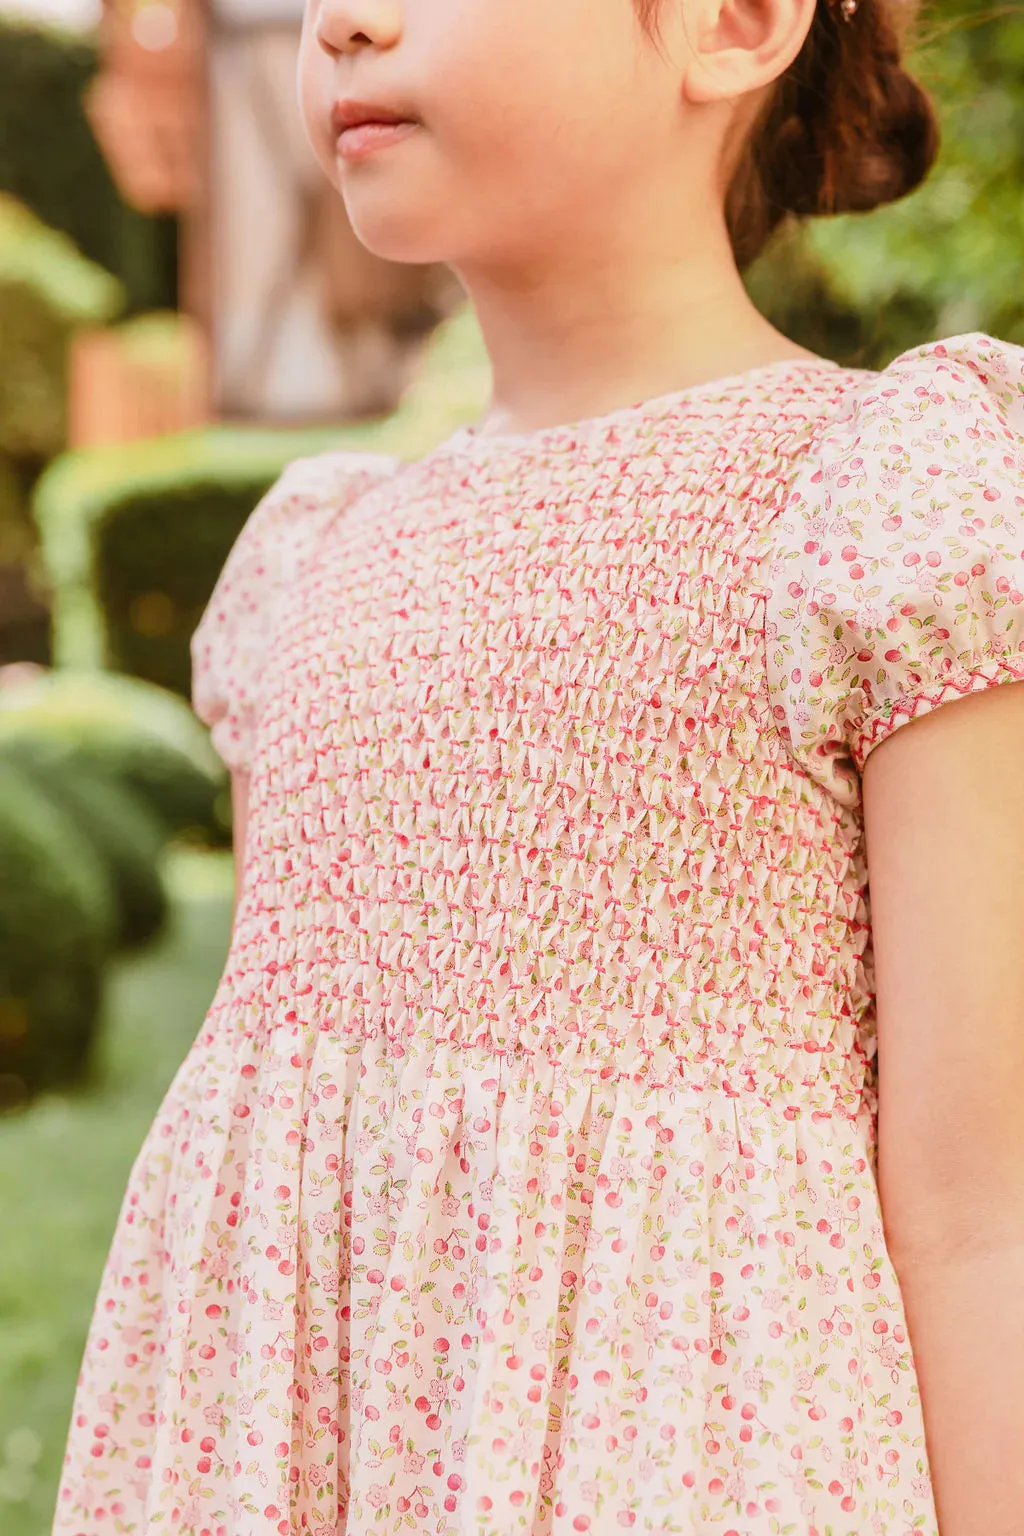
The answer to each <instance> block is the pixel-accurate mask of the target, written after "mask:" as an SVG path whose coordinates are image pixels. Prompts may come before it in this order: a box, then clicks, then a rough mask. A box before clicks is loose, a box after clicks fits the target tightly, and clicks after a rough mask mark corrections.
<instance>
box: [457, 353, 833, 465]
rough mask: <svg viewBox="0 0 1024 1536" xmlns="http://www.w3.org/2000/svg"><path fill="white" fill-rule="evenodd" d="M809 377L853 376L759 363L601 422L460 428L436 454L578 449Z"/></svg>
mask: <svg viewBox="0 0 1024 1536" xmlns="http://www.w3.org/2000/svg"><path fill="white" fill-rule="evenodd" d="M804 371H808V372H810V373H811V374H812V375H815V374H818V375H823V376H825V377H826V378H828V377H832V376H833V375H835V374H839V373H845V372H849V370H848V369H844V367H843V365H842V364H841V363H837V362H835V361H834V360H833V359H832V358H827V357H786V358H776V360H775V361H774V362H771V363H759V364H758V365H757V366H756V367H754V368H746V369H744V370H743V371H742V372H741V373H730V374H726V375H724V376H723V377H721V378H717V379H707V380H705V381H704V382H703V383H700V384H690V385H687V386H686V387H685V388H683V389H674V390H670V391H669V392H668V393H667V394H664V395H655V396H653V397H651V398H650V399H647V400H639V401H637V402H635V403H634V404H632V405H622V406H619V407H617V408H616V409H615V410H612V411H606V412H604V413H603V414H602V415H599V416H584V417H581V418H579V419H578V420H576V421H569V422H562V423H559V424H556V425H554V426H550V427H535V428H534V429H533V430H532V431H528V432H481V431H480V430H479V428H478V427H477V426H476V425H475V424H469V425H465V426H461V427H457V428H456V430H455V431H454V432H453V433H451V434H450V436H449V437H448V438H446V439H445V441H444V442H443V443H440V444H438V446H437V448H436V449H435V452H442V451H443V452H453V453H455V452H459V451H465V452H467V453H469V452H474V451H477V452H488V451H490V452H494V451H500V450H502V449H516V448H557V447H560V446H562V447H565V446H573V445H575V444H576V443H577V442H579V441H580V440H581V439H587V438H590V437H592V436H593V435H594V434H596V433H599V432H600V431H601V430H602V429H608V430H611V429H615V428H618V427H626V426H630V425H633V424H639V423H641V422H644V421H646V420H648V419H657V418H659V417H663V416H665V415H668V414H669V413H670V412H671V411H672V410H673V409H674V408H675V407H676V406H685V405H687V404H688V403H689V402H690V401H694V402H697V401H703V402H707V403H711V404H717V403H718V402H719V401H721V400H725V399H727V398H728V397H729V396H730V395H731V394H733V393H734V391H735V390H736V389H737V388H742V387H744V386H746V385H748V384H753V383H755V382H756V381H759V380H761V379H765V378H769V377H771V376H772V375H774V374H776V373H781V374H782V381H783V382H785V380H786V379H787V378H789V377H791V376H792V375H794V374H796V373H798V372H804Z"/></svg>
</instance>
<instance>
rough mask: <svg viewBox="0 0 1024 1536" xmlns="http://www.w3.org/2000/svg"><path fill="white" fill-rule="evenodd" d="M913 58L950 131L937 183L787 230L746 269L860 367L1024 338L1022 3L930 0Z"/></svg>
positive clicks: (775, 309)
mask: <svg viewBox="0 0 1024 1536" xmlns="http://www.w3.org/2000/svg"><path fill="white" fill-rule="evenodd" d="M908 63H909V67H910V69H911V71H912V73H913V74H914V75H915V76H916V77H917V79H919V80H920V81H921V83H922V84H923V85H924V86H925V87H926V89H927V90H928V91H929V92H930V93H931V94H932V96H933V98H934V100H935V103H936V106H937V108H938V111H939V117H940V121H941V124H942V133H943V144H942V152H941V155H940V159H939V163H938V165H937V166H936V167H935V169H934V170H933V171H932V173H931V175H930V177H929V178H928V180H927V181H926V182H925V183H924V185H923V186H922V187H920V188H918V190H917V191H916V192H913V193H911V195H910V196H909V197H906V198H903V199H902V200H901V201H900V202H898V203H894V204H892V205H891V206H889V207H886V208H879V209H876V210H875V211H874V212H872V213H870V214H845V215H842V216H841V217H838V218H832V219H813V220H810V221H808V222H807V223H806V224H804V225H803V226H802V227H801V226H796V227H794V226H790V227H786V228H783V229H782V230H780V232H779V235H778V237H777V240H776V241H775V242H773V244H772V246H771V247H770V249H769V250H768V251H767V252H766V253H765V255H764V257H762V258H761V260H760V261H759V262H758V263H756V264H755V266H754V267H753V268H752V269H751V271H750V273H749V274H748V288H749V289H750V292H751V294H752V296H753V297H754V298H755V301H756V302H757V303H758V304H759V306H760V307H761V308H762V310H763V311H764V312H765V313H766V314H768V315H769V316H770V318H771V319H772V321H773V323H774V324H776V325H778V326H779V328H780V329H781V330H783V331H785V332H786V334H787V335H789V336H791V337H792V338H793V339H794V340H796V341H797V342H798V343H799V344H800V345H802V346H807V347H810V348H811V349H812V350H814V351H818V352H821V353H822V354H824V355H826V356H829V357H834V358H835V359H836V361H837V362H841V363H844V364H846V365H848V366H851V367H865V368H881V367H884V366H885V365H886V364H887V363H889V362H891V361H892V359H893V357H895V356H896V355H897V354H898V353H899V352H902V351H904V350H906V349H908V348H910V347H913V346H917V345H919V344H921V343H922V342H925V341H930V340H933V339H934V338H936V337H941V336H954V335H961V334H963V332H965V331H975V330H980V331H986V332H988V333H989V334H990V335H994V336H999V337H1001V338H1003V339H1004V340H1007V341H1014V342H1017V343H1024V7H1022V6H1021V5H1020V4H1019V3H1018V4H1014V5H996V6H989V5H982V6H979V5H977V4H976V3H974V0H931V3H930V4H926V6H925V11H924V19H923V23H922V25H921V28H920V31H919V38H918V46H917V47H916V48H915V50H914V52H913V53H912V54H911V56H910V58H909V60H908Z"/></svg>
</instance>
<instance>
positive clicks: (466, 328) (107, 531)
mask: <svg viewBox="0 0 1024 1536" xmlns="http://www.w3.org/2000/svg"><path fill="white" fill-rule="evenodd" d="M489 381H490V370H489V365H488V364H487V360H486V353H485V352H484V349H483V343H482V341H481V340H480V337H479V332H478V330H477V327H476V323H475V320H474V319H473V317H472V314H471V312H470V311H469V310H468V309H464V310H462V311H460V313H459V315H457V316H456V317H454V318H453V319H452V320H450V321H448V322H446V323H445V324H444V325H442V326H441V327H440V328H439V329H438V331H437V332H436V333H435V334H434V336H433V337H432V338H431V339H430V341H429V342H428V343H427V347H426V352H425V355H424V359H423V364H422V367H421V368H420V370H419V372H418V374H417V376H416V377H415V379H414V381H413V383H412V384H411V385H410V387H409V389H408V391H407V393H406V395H405V397H404V398H403V401H402V403H401V405H400V407H399V409H398V410H397V411H396V412H394V413H393V414H392V415H390V416H388V417H384V418H382V419H380V420H379V421H374V422H369V423H366V422H363V423H359V424H358V425H352V426H347V427H337V428H317V429H313V430H307V431H299V432H296V431H290V432H281V431H274V430H262V431H261V430H246V429H240V428H234V427H212V428H207V429H202V430H199V431H194V432H185V433H178V434H174V435H172V436H167V437H162V438H155V439H149V440H145V441H142V442H136V443H128V444H123V445H120V446H118V447H117V448H92V449H88V450H82V451H80V452H78V453H75V454H67V455H64V456H63V457H62V458H61V459H59V460H58V461H57V462H56V463H55V464H53V465H51V466H50V468H49V469H48V470H47V471H46V473H45V475H44V476H43V477H42V479H41V480H40V482H39V485H38V487H37V490H36V496H35V517H36V521H37V523H38V526H39V529H40V535H41V540H42V552H43V558H44V562H45V566H46V571H47V577H48V580H49V583H50V585H51V588H52V591H53V623H54V659H55V661H56V662H57V663H58V664H60V665H66V666H93V667H110V668H112V669H114V670H115V671H118V672H125V673H130V674H132V675H134V676H136V677H140V678H145V679H147V680H148V681H150V682H153V683H156V684H158V685H159V686H161V687H163V688H168V689H172V690H173V691H175V692H177V693H179V694H181V695H182V696H183V697H185V698H187V697H189V695H190V693H191V663H190V657H189V642H190V640H191V636H192V633H193V631H194V630H195V627H196V624H197V623H198V621H199V619H200V617H201V616H202V613H203V610H204V609H205V607H206V604H207V603H208V602H209V599H210V595H211V593H212V591H213V587H214V583H215V582H216V580H217V576H218V575H219V573H220V570H221V568H222V566H223V564H224V561H225V559H226V558H227V554H228V551H229V550H230V548H231V546H232V544H233V543H234V541H235V539H236V538H237V537H238V534H239V533H240V531H241V529H242V526H243V524H244V523H245V521H246V519H247V518H248V516H249V514H250V513H251V512H252V510H253V507H254V506H255V505H256V502H257V501H258V500H259V499H260V497H261V496H262V495H263V494H264V492H265V491H266V490H268V489H269V487H270V486H271V485H272V483H273V482H274V480H275V479H276V478H277V476H278V474H279V473H280V472H281V470H282V469H283V468H284V466H285V464H286V463H288V461H289V460H291V459H294V458H298V457H300V456H302V455H303V454H310V453H317V452H322V451H324V450H326V449H329V448H365V449H372V450H375V451H378V452H383V453H394V454H396V455H398V456H399V457H400V458H412V457H417V456H418V455H420V454H422V453H425V452H427V451H428V450H429V449H430V448H431V447H433V446H434V445H435V444H436V443H437V442H438V441H439V440H440V439H441V438H442V437H443V436H445V435H446V433H448V432H449V431H451V430H453V429H454V428H455V427H456V426H458V425H460V424H461V423H462V422H464V421H469V420H472V419H473V417H475V416H476V415H478V414H479V412H480V410H481V409H482V408H483V406H484V405H485V403H486V399H487V391H488V389H489Z"/></svg>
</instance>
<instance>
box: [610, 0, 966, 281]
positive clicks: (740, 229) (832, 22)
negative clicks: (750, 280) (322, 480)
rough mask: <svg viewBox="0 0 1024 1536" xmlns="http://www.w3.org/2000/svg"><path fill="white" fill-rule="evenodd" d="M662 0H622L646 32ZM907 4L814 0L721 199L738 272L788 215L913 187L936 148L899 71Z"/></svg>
mask: <svg viewBox="0 0 1024 1536" xmlns="http://www.w3.org/2000/svg"><path fill="white" fill-rule="evenodd" d="M662 3H664V0H634V4H635V5H636V8H637V12H638V14H639V17H640V20H641V22H642V24H643V26H644V28H645V30H646V31H648V33H651V32H653V30H654V28H655V23H656V18H657V13H658V12H659V10H660V8H661V5H662ZM917 10H918V0H860V5H859V7H858V9H857V10H856V12H855V13H854V15H853V17H852V19H851V20H850V21H845V20H844V19H843V17H842V16H841V15H840V13H839V6H838V3H836V4H835V5H834V6H833V4H830V3H829V0H818V6H817V9H816V11H815V14H814V20H813V22H812V23H811V28H810V31H809V32H808V34H807V39H806V41H805V43H804V46H803V48H802V50H801V52H800V53H799V55H798V56H797V58H796V59H795V60H794V61H793V63H792V64H791V65H790V67H789V69H788V70H787V71H786V73H785V74H784V75H782V76H780V78H779V79H778V80H777V81H776V83H775V86H774V89H773V91H772V92H771V93H770V94H769V96H768V97H767V99H766V101H765V104H764V106H763V108H762V111H761V113H760V115H759V117H758V120H757V122H756V124H755V126H754V129H753V130H752V132H751V133H750V135H749V136H748V139H747V143H746V145H745V148H744V151H743V156H742V159H741V160H740V162H739V164H738V166H737V168H736V171H735V173H734V175H733V179H732V182H731V185H730V187H729V192H728V196H727V200H726V219H727V223H728V227H729V233H730V235H731V237H732V244H733V251H734V253H735V256H736V262H737V265H738V266H739V268H740V269H741V270H743V268H745V267H747V266H749V265H750V264H751V262H753V261H754V259H755V257H757V256H758V255H759V254H760V253H761V251H762V250H763V249H764V247H765V245H766V244H767V243H768V240H769V238H770V237H771V235H772V234H773V232H774V231H775V229H776V228H777V227H778V225H779V224H781V223H782V221H783V220H784V219H785V218H786V216H787V215H789V214H796V215H798V216H801V217H806V216H808V215H816V214H830V213H854V212H864V211H867V210H869V209H871V208H878V207H880V206H881V205H882V204H884V203H892V202H896V201H897V199H898V198H901V197H905V196H906V195H907V193H908V192H912V191H913V190H914V189H915V187H918V186H920V184H921V182H922V181H924V179H925V177H926V176H927V175H928V172H929V171H930V170H931V168H932V166H933V165H934V163H935V160H936V158H937V157H938V153H939V141H940V134H939V124H938V119H937V116H936V112H935V108H934V106H933V104H932V100H931V98H930V96H929V95H928V94H927V92H926V91H925V90H924V88H923V87H922V86H921V85H919V84H918V82H917V81H916V80H915V79H914V78H913V77H912V76H911V75H910V74H908V73H907V71H906V69H905V68H904V67H903V54H904V49H905V48H906V47H907V45H908V42H909V41H910V33H911V29H912V26H913V23H914V22H915V21H916V15H917Z"/></svg>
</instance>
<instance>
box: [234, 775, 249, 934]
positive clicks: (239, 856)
mask: <svg viewBox="0 0 1024 1536" xmlns="http://www.w3.org/2000/svg"><path fill="white" fill-rule="evenodd" d="M248 811H249V775H248V774H247V773H233V774H232V775H231V816H232V828H233V830H232V838H231V840H232V846H233V848H234V851H235V907H236V909H237V907H238V898H239V895H240V894H241V890H242V868H243V863H244V860H245V831H246V824H247V818H248Z"/></svg>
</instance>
